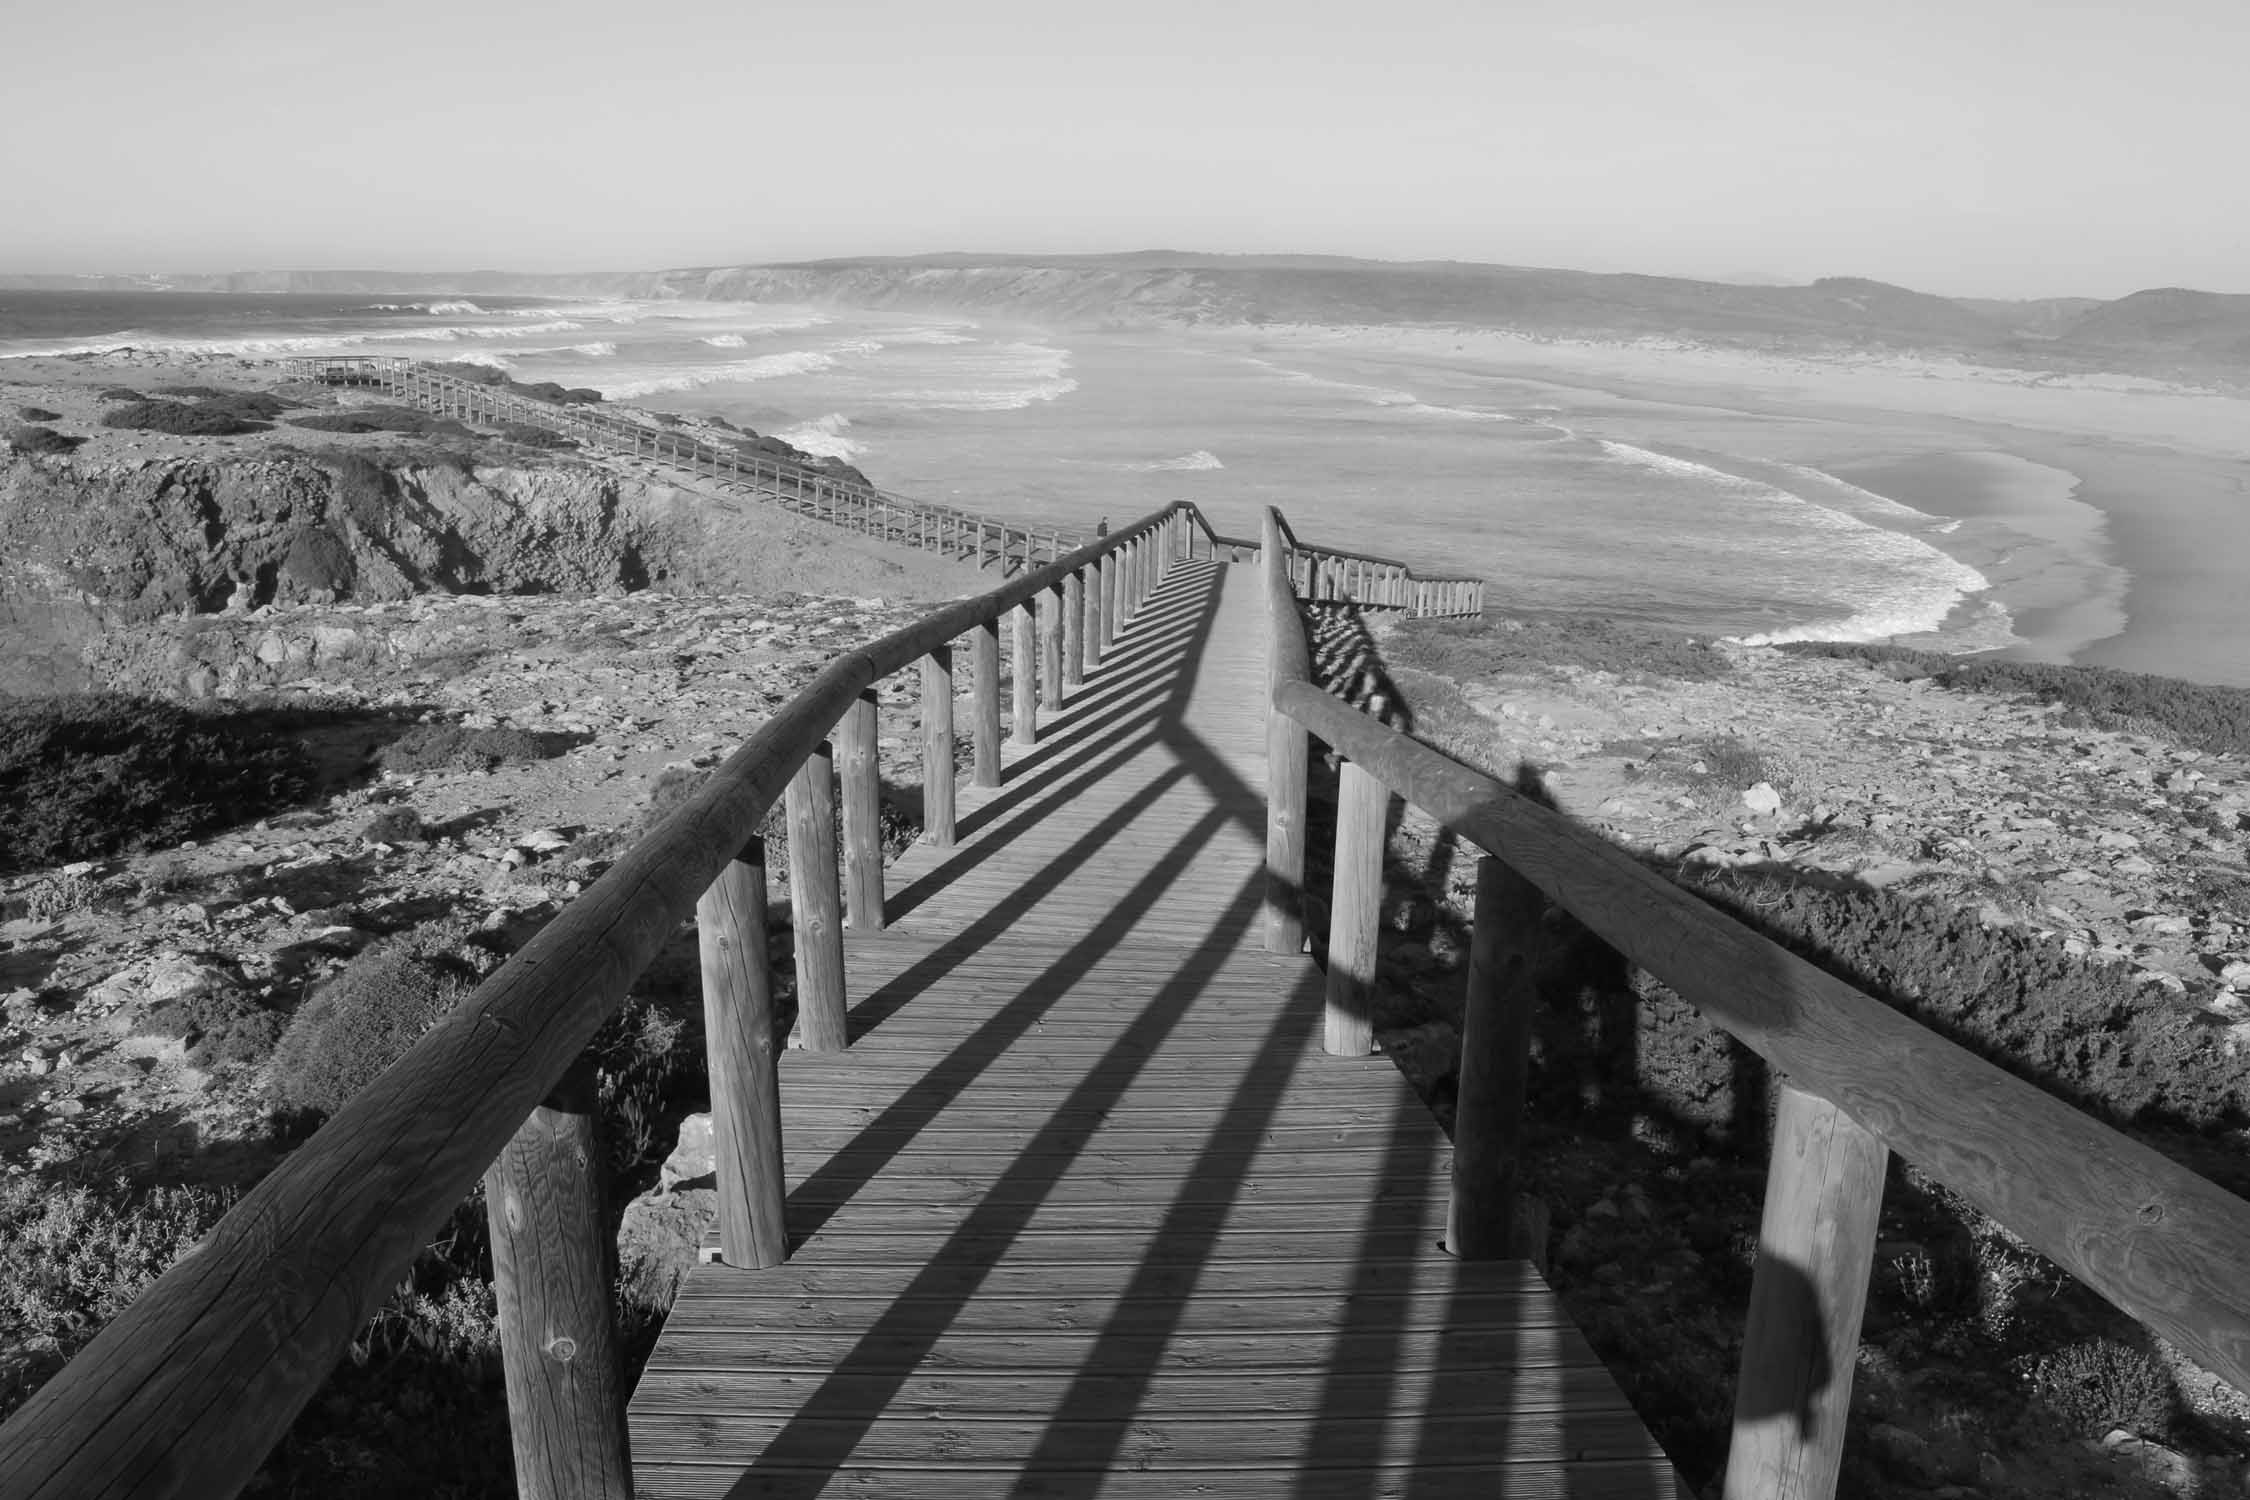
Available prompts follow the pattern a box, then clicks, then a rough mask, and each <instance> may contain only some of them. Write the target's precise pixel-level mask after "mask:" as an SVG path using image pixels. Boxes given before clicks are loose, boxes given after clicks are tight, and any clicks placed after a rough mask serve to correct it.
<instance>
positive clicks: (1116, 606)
mask: <svg viewBox="0 0 2250 1500" xmlns="http://www.w3.org/2000/svg"><path fill="white" fill-rule="evenodd" d="M1123 607H1124V603H1123V601H1122V600H1120V599H1119V598H1118V597H1117V553H1116V552H1115V551H1110V552H1105V553H1103V554H1102V655H1103V657H1104V658H1107V657H1108V655H1109V654H1110V652H1111V651H1113V650H1115V649H1116V647H1117V632H1118V631H1119V630H1120V629H1121V628H1122V627H1123V625H1124V623H1125V622H1124V620H1123V618H1122V616H1121V615H1120V613H1119V612H1120V611H1121V610H1122V609H1123Z"/></svg>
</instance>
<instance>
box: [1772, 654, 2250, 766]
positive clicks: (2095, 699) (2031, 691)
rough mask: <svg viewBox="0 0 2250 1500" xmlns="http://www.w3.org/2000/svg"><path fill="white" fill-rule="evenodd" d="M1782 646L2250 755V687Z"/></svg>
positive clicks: (2112, 671)
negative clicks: (2052, 705) (2053, 705)
mask: <svg viewBox="0 0 2250 1500" xmlns="http://www.w3.org/2000/svg"><path fill="white" fill-rule="evenodd" d="M1781 649H1783V650H1784V651H1794V652H1797V653H1799V654H1801V655H1806V656H1826V657H1835V658H1838V659H1841V660H1845V661H1864V662H1868V663H1870V664H1872V665H1875V666H1880V667H1882V668H1884V669H1885V670H1887V671H1889V672H1891V673H1892V674H1893V675H1894V676H1900V677H1906V678H1928V679H1929V680H1931V681H1932V682H1935V683H1936V684H1937V685H1938V686H1939V687H1942V688H1949V689H1952V690H1954V691H1956V692H1963V693H1981V694H1986V695H1989V696H2018V695H2022V696H2029V697H2033V698H2037V699H2039V700H2040V701H2041V702H2043V703H2056V704H2061V705H2062V706H2063V707H2065V708H2068V709H2071V710H2074V711H2076V712H2078V713H2081V714H2083V715H2085V717H2086V719H2087V720H2088V721H2089V722H2091V723H2093V724H2095V725H2098V726H2101V727H2105V728H2137V727H2141V726H2145V725H2153V726H2156V727H2157V728H2159V729H2161V730H2163V731H2164V732H2166V733H2168V734H2171V735H2174V736H2176V737H2178V739H2179V741H2180V742H2181V743H2182V744H2185V745H2190V746H2192V747H2194V748H2196V749H2198V750H2207V751H2211V752H2213V753H2214V754H2226V753H2229V752H2235V753H2240V752H2244V751H2250V688H2237V687H2214V686H2211V685H2210V684H2207V683H2200V682H2186V681H2182V680H2181V679H2179V678H2177V677H2159V676H2156V675H2154V674H2152V673H2147V672H2124V671H2120V670H2118V669H2117V668H2115V667H2074V666H2052V665H2048V664H2046V663H2042V662H2022V661H2000V660H1996V659H1993V658H1990V657H1984V656H1947V655H1944V654H1942V653H1939V652H1934V651H1915V650H1911V649H1908V648H1906V647H1903V646H1878V645H1869V644H1865V643H1861V642H1840V641H1800V642H1794V643H1792V644H1790V645H1787V646H1784V647H1782V648H1781Z"/></svg>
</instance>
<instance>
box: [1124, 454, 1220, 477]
mask: <svg viewBox="0 0 2250 1500" xmlns="http://www.w3.org/2000/svg"><path fill="white" fill-rule="evenodd" d="M1124 467H1125V468H1128V469H1132V470H1134V471H1136V472H1138V473H1143V474H1155V473H1176V472H1184V471H1187V470H1193V469H1223V468H1225V467H1226V465H1225V464H1223V463H1221V462H1219V455H1218V454H1216V453H1213V452H1211V451H1210V450H1209V449H1206V448H1198V449H1196V450H1195V451H1194V452H1193V453H1183V454H1181V455H1180V456H1179V457H1178V458H1159V459H1156V460H1154V461H1153V462H1150V463H1145V464H1126V465H1124Z"/></svg>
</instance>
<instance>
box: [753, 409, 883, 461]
mask: <svg viewBox="0 0 2250 1500" xmlns="http://www.w3.org/2000/svg"><path fill="white" fill-rule="evenodd" d="M851 425H852V419H851V418H850V417H847V416H845V415H844V414H843V413H842V412H840V411H832V412H830V413H829V414H828V415H827V416H825V417H815V418H814V419H813V420H812V421H810V422H800V423H798V424H797V425H796V426H795V427H792V428H790V429H789V430H787V431H786V432H777V433H775V434H774V436H775V437H777V438H780V439H781V440H782V441H783V442H785V443H789V444H791V445H793V446H795V447H798V448H801V449H803V450H804V451H805V452H807V453H810V454H814V455H815V456H817V457H821V458H841V459H845V460H847V461H848V460H850V459H855V458H857V457H859V456H860V455H861V454H862V453H865V452H866V451H867V445H866V444H865V443H860V442H855V441H853V440H852V439H850V438H848V437H845V436H844V433H845V431H846V430H847V429H849V428H850V427H851Z"/></svg>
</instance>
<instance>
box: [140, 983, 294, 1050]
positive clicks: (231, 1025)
mask: <svg viewBox="0 0 2250 1500" xmlns="http://www.w3.org/2000/svg"><path fill="white" fill-rule="evenodd" d="M287 1024H288V1022H287V1019H286V1018H285V1017H283V1016H282V1015H281V1014H280V1013H279V1012H277V1011H272V1010H268V1009H267V1008H266V1007H265V1006H263V1005H260V1004H259V1003H258V1001H257V1000H256V998H255V997H253V996H251V995H248V994H245V993H244V992H242V991H241V990H236V989H214V990H205V991H203V992H201V993H199V994H194V995H188V996H185V997H183V998H181V999H178V1000H170V1001H166V1002H165V1003H164V1004H162V1005H159V1006H158V1007H156V1009H154V1010H152V1011H150V1012H149V1017H148V1025H149V1029H150V1030H151V1031H153V1032H155V1033H156V1034H157V1035H158V1036H172V1037H178V1038H180V1039H181V1040H182V1041H184V1042H186V1043H187V1060H188V1061H189V1062H191V1063H193V1064H194V1065H195V1066H197V1067H199V1068H210V1067H216V1066H218V1065H219V1064H221V1063H261V1062H264V1061H265V1060H266V1059H267V1058H268V1057H270V1056H272V1055H273V1049H274V1047H275V1045H276V1044H277V1043H278V1042H280V1040H281V1033H282V1030H283V1028H284V1027H286V1026H287Z"/></svg>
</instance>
